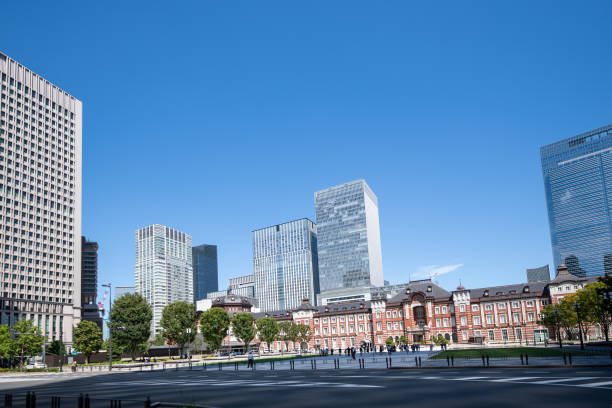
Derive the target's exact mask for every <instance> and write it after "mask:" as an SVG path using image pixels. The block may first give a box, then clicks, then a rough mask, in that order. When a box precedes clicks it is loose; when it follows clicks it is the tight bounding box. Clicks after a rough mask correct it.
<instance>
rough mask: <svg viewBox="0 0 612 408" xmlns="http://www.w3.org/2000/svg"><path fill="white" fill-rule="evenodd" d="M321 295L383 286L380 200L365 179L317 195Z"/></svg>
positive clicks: (321, 191)
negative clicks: (335, 291)
mask: <svg viewBox="0 0 612 408" xmlns="http://www.w3.org/2000/svg"><path fill="white" fill-rule="evenodd" d="M314 196H315V197H314V198H315V211H316V213H317V236H318V241H317V248H318V255H319V279H320V282H321V292H324V291H329V290H334V289H343V288H356V287H367V286H383V285H384V280H383V265H382V251H381V246H380V226H379V222H378V199H377V198H376V195H375V194H374V192H373V191H372V189H370V187H369V186H368V184H367V183H366V182H365V180H356V181H351V182H349V183H344V184H341V185H339V186H334V187H329V188H326V189H324V190H320V191H317V192H316V193H315V194H314Z"/></svg>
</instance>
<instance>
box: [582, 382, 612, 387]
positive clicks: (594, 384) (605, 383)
mask: <svg viewBox="0 0 612 408" xmlns="http://www.w3.org/2000/svg"><path fill="white" fill-rule="evenodd" d="M606 385H612V381H603V382H596V383H590V384H576V387H587V388H596V387H603V386H606Z"/></svg>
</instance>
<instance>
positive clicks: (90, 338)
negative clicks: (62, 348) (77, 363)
mask: <svg viewBox="0 0 612 408" xmlns="http://www.w3.org/2000/svg"><path fill="white" fill-rule="evenodd" d="M73 336H74V348H75V349H76V350H77V351H79V352H80V353H83V354H85V357H86V358H87V363H88V364H89V358H90V357H91V355H92V353H97V352H98V351H99V350H100V348H101V347H102V331H101V330H100V328H99V327H98V325H97V324H95V323H94V322H90V321H87V320H81V321H80V322H79V323H78V324H77V325H76V327H75V328H74V335H73Z"/></svg>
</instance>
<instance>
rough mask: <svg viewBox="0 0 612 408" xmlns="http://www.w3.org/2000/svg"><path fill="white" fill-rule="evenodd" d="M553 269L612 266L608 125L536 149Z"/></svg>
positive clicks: (593, 272)
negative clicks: (539, 157) (563, 266)
mask: <svg viewBox="0 0 612 408" xmlns="http://www.w3.org/2000/svg"><path fill="white" fill-rule="evenodd" d="M540 155H541V159H542V173H543V175H544V189H545V193H546V205H547V208H548V221H549V225H550V239H551V243H552V252H553V261H554V263H555V270H557V268H558V267H559V265H561V264H565V265H566V266H567V268H568V271H569V272H570V273H572V274H574V275H576V276H597V275H603V274H604V272H605V271H606V269H605V267H606V266H608V267H609V266H612V262H610V261H612V258H611V256H612V213H611V208H612V207H611V206H610V203H612V125H610V126H606V127H603V128H599V129H595V130H592V131H589V132H586V133H583V134H580V135H578V136H574V137H571V138H569V139H565V140H562V141H560V142H557V143H553V144H550V145H548V146H544V147H542V148H541V150H540Z"/></svg>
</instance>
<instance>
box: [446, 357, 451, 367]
mask: <svg viewBox="0 0 612 408" xmlns="http://www.w3.org/2000/svg"><path fill="white" fill-rule="evenodd" d="M446 365H447V366H449V367H450V357H448V356H447V357H446Z"/></svg>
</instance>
